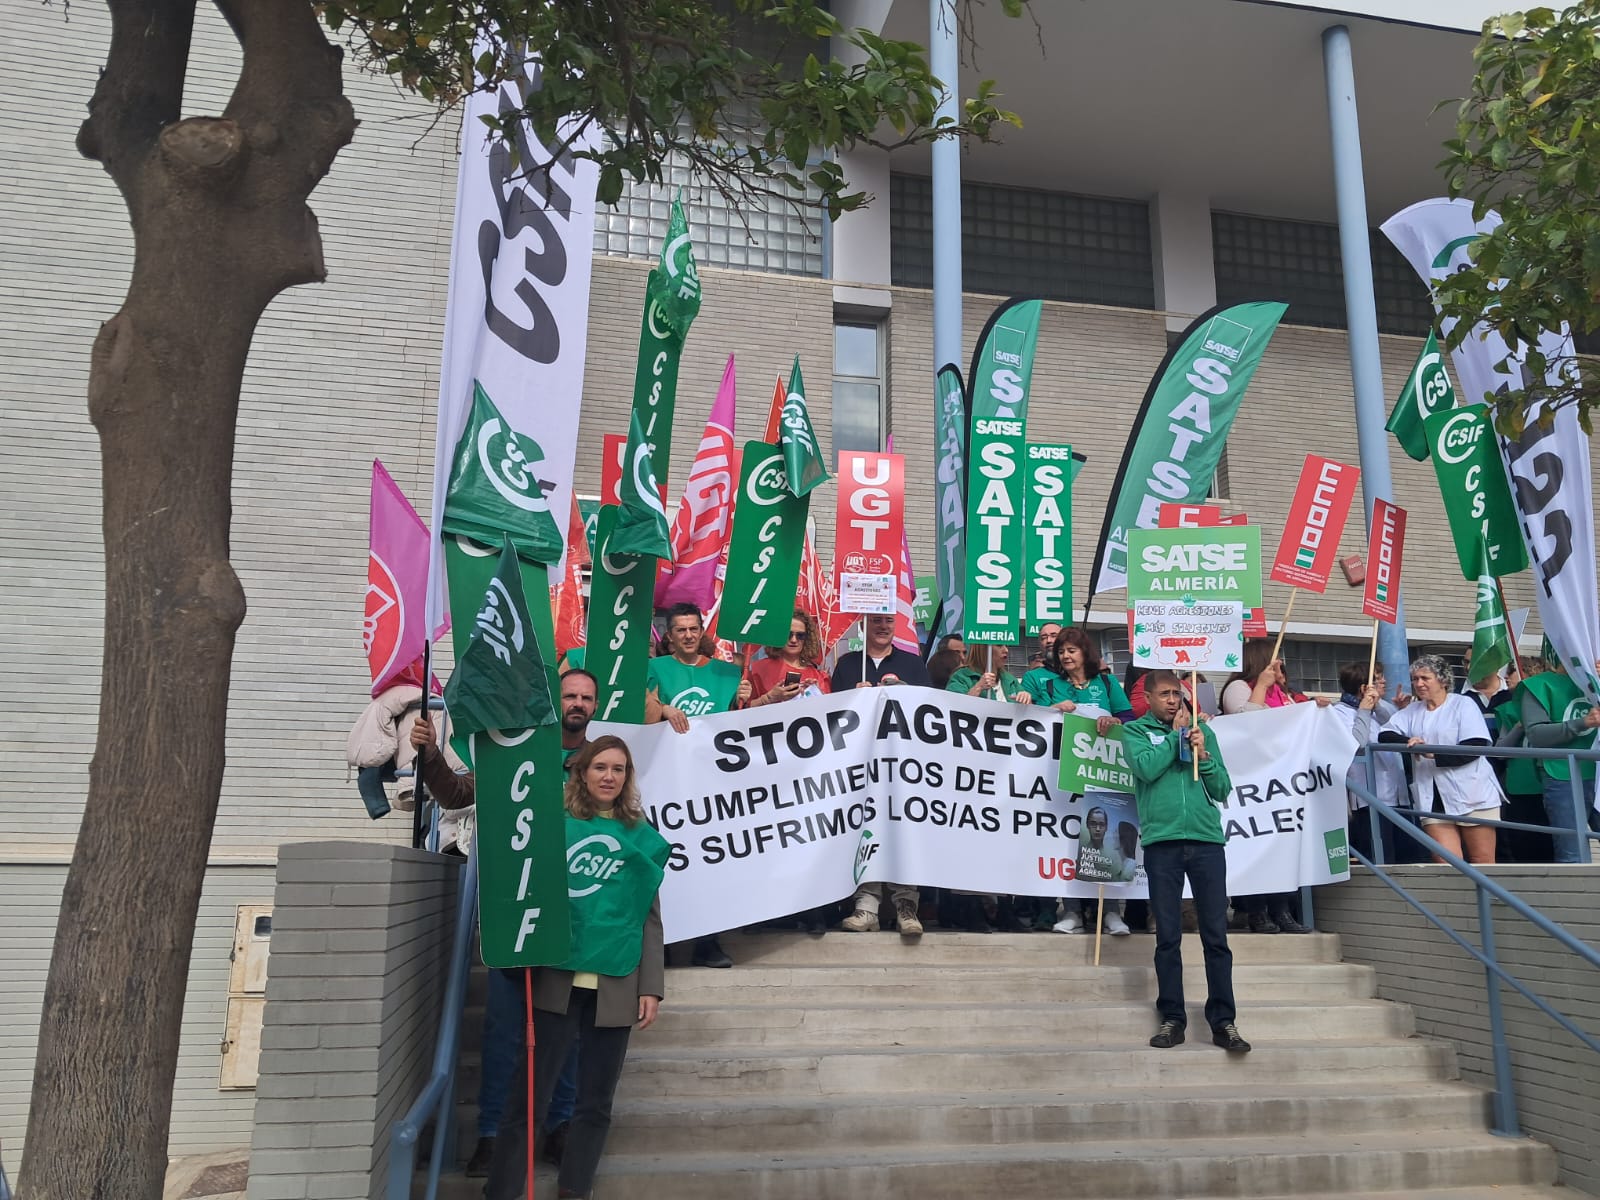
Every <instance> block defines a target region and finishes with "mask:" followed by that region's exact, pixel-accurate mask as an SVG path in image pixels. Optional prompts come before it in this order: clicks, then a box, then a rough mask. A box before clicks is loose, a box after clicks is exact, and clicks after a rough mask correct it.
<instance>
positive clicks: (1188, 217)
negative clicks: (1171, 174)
mask: <svg viewBox="0 0 1600 1200" xmlns="http://www.w3.org/2000/svg"><path fill="white" fill-rule="evenodd" d="M1150 239H1151V243H1152V249H1153V250H1154V251H1155V260H1156V262H1155V267H1156V307H1157V308H1159V309H1161V310H1163V311H1164V312H1165V313H1166V314H1167V331H1168V332H1169V333H1179V332H1182V331H1183V330H1184V329H1186V328H1188V325H1189V322H1190V321H1193V320H1194V319H1195V318H1196V317H1198V316H1199V315H1200V314H1201V313H1203V312H1205V311H1206V310H1207V309H1209V308H1211V307H1212V306H1213V305H1215V304H1216V302H1217V268H1216V258H1215V256H1214V255H1213V253H1212V244H1211V199H1210V197H1208V196H1196V195H1191V194H1182V193H1176V192H1162V193H1161V194H1160V195H1159V196H1157V197H1156V198H1155V200H1154V201H1152V202H1151V205H1150Z"/></svg>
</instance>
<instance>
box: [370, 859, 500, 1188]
mask: <svg viewBox="0 0 1600 1200" xmlns="http://www.w3.org/2000/svg"><path fill="white" fill-rule="evenodd" d="M477 921H478V841H477V839H476V838H474V839H473V841H472V848H471V850H470V852H469V853H468V855H467V865H466V867H465V868H464V869H463V870H462V872H461V889H460V893H459V896H458V898H457V900H456V929H455V940H454V941H453V942H451V945H450V972H449V975H448V976H447V978H446V980H445V992H444V1012H443V1014H442V1015H441V1016H440V1018H439V1041H438V1043H437V1045H436V1046H435V1047H434V1051H433V1073H432V1074H431V1075H429V1076H428V1082H427V1083H426V1084H425V1085H424V1086H423V1089H422V1093H421V1095H419V1096H418V1097H417V1099H416V1101H415V1103H413V1104H412V1105H411V1107H410V1108H409V1109H407V1110H406V1115H405V1116H404V1117H402V1118H400V1120H398V1121H396V1122H395V1123H394V1127H393V1129H392V1130H391V1131H390V1134H389V1182H388V1190H387V1192H386V1195H387V1197H388V1200H410V1197H411V1186H412V1176H413V1175H414V1174H415V1172H416V1169H417V1139H418V1138H419V1137H421V1136H422V1129H423V1126H425V1125H426V1124H427V1123H428V1119H429V1118H430V1117H432V1118H433V1119H434V1130H433V1153H432V1154H431V1155H430V1156H429V1159H428V1187H427V1191H426V1192H425V1193H424V1195H425V1196H426V1200H435V1198H436V1197H437V1196H438V1194H439V1173H440V1172H441V1171H442V1170H443V1169H444V1163H445V1155H446V1154H447V1153H448V1154H450V1161H451V1162H452V1163H454V1161H455V1154H454V1149H453V1147H454V1146H455V1140H456V1127H455V1090H456V1056H457V1052H458V1051H459V1050H460V1047H461V1014H462V1010H463V1009H465V1007H466V1003H467V976H468V974H469V973H470V971H471V969H472V931H473V928H474V927H475V926H476V924H477Z"/></svg>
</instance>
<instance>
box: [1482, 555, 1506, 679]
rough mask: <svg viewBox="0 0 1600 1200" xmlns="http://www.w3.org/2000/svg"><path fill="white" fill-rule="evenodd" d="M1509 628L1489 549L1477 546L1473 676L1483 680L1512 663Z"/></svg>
mask: <svg viewBox="0 0 1600 1200" xmlns="http://www.w3.org/2000/svg"><path fill="white" fill-rule="evenodd" d="M1513 657H1514V655H1513V653H1512V650H1511V628H1510V626H1509V625H1507V624H1506V607H1505V605H1504V604H1503V603H1502V602H1501V600H1500V585H1499V584H1498V583H1497V582H1496V580H1495V576H1494V573H1493V571H1492V569H1491V567H1490V564H1489V549H1488V547H1487V546H1485V545H1484V544H1483V543H1482V542H1481V541H1480V542H1479V543H1478V611H1477V613H1476V615H1475V616H1474V617H1473V618H1472V677H1473V678H1474V679H1482V678H1483V677H1484V676H1485V675H1488V674H1489V673H1490V672H1491V671H1498V670H1499V669H1500V668H1501V667H1503V666H1505V665H1506V664H1507V663H1509V662H1511V661H1512V658H1513Z"/></svg>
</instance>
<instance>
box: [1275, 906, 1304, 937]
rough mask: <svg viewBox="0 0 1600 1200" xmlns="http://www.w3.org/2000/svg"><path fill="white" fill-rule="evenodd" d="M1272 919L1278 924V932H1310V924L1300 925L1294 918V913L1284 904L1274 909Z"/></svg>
mask: <svg viewBox="0 0 1600 1200" xmlns="http://www.w3.org/2000/svg"><path fill="white" fill-rule="evenodd" d="M1272 920H1273V922H1274V923H1275V924H1276V925H1277V926H1278V932H1279V933H1310V932H1311V926H1309V925H1302V924H1300V922H1299V921H1296V920H1295V919H1294V914H1293V913H1292V912H1290V911H1289V906H1288V905H1287V904H1286V905H1284V906H1283V907H1282V908H1277V909H1274V910H1273V912H1272Z"/></svg>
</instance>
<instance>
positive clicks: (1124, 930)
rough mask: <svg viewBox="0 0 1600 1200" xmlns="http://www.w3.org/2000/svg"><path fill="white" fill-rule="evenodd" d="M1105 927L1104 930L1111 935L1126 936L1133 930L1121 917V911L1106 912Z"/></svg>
mask: <svg viewBox="0 0 1600 1200" xmlns="http://www.w3.org/2000/svg"><path fill="white" fill-rule="evenodd" d="M1105 927H1106V932H1107V933H1109V934H1110V935H1111V936H1112V937H1127V936H1128V934H1130V933H1132V932H1133V931H1132V930H1131V929H1129V928H1128V923H1127V922H1126V921H1124V920H1123V919H1122V914H1121V913H1114V912H1107V913H1106V919H1105Z"/></svg>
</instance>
